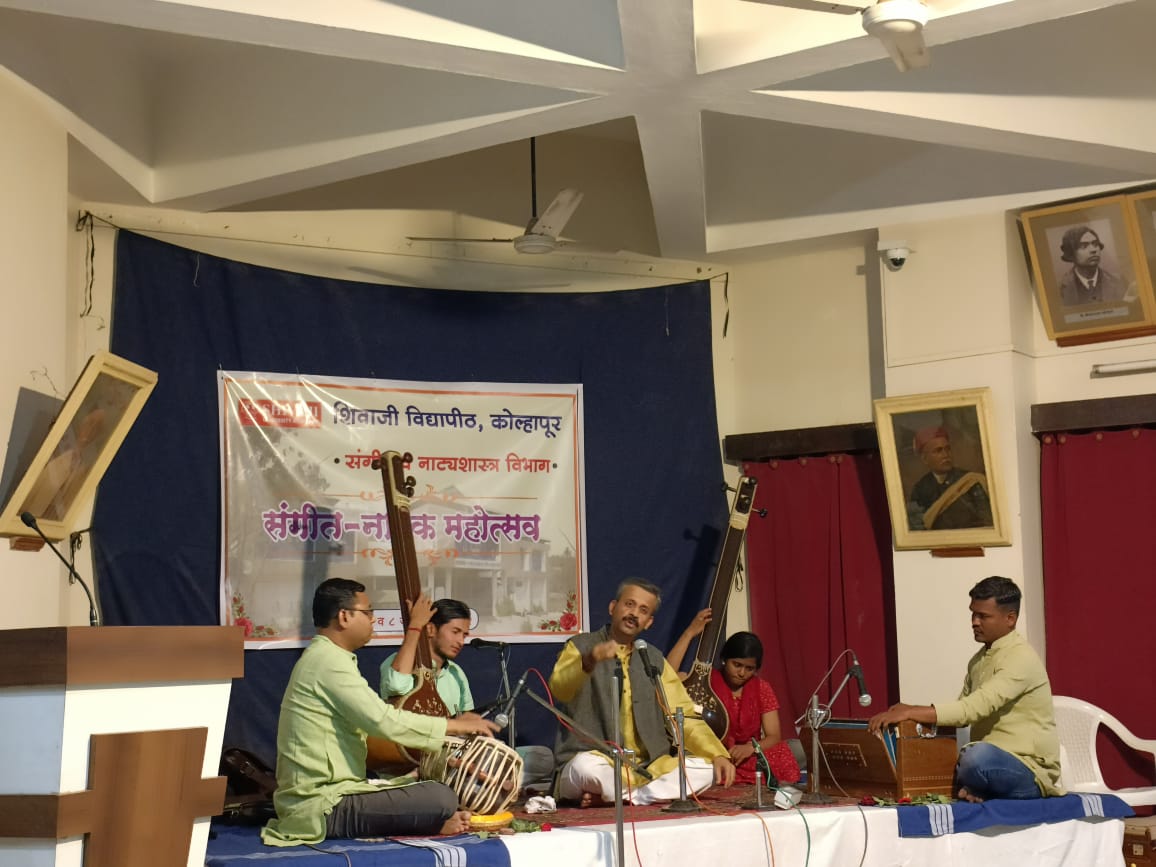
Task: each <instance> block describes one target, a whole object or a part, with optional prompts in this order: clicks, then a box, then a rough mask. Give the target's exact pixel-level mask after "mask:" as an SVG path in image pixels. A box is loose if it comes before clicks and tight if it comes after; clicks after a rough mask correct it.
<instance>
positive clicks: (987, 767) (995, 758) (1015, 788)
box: [955, 741, 1041, 800]
mask: <svg viewBox="0 0 1156 867" xmlns="http://www.w3.org/2000/svg"><path fill="white" fill-rule="evenodd" d="M955 785H956V788H957V789H959V788H964V789H967V790H968V791H969V792H971V793H972V794H973V795H975V796H976V797H977V798H983V799H984V800H987V799H989V798H1014V799H1017V800H1027V799H1028V798H1039V797H1041V795H1040V787H1039V786H1038V785H1036V778H1035V775H1034V774H1033V773H1032V772H1031V770H1030V769H1029V768H1028V766H1027V765H1025V764H1024V763H1023V762H1021V761H1020V760H1019V759H1017V758H1016V757H1015V756H1013V755H1012V754H1011V753H1009V752H1007V751H1006V750H1001V749H1000V748H999V747H997V746H993V745H992V744H989V743H985V742H984V741H979V742H978V743H974V744H968V745H967V746H966V747H964V748H963V750H962V751H961V752H960V754H959V762H958V764H956V766H955Z"/></svg>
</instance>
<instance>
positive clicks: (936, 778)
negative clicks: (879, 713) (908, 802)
mask: <svg viewBox="0 0 1156 867" xmlns="http://www.w3.org/2000/svg"><path fill="white" fill-rule="evenodd" d="M799 736H800V738H801V739H802V741H803V747H804V748H805V749H806V751H807V761H808V762H811V761H812V758H811V757H812V756H813V755H814V752H813V751H812V749H811V729H810V728H809V727H807V728H804V729H803V730H802V731H801V732H800V733H799ZM957 756H958V747H957V746H956V738H955V728H954V727H951V726H925V725H921V724H919V723H915V722H911V721H910V720H904V721H903V722H901V723H898V724H896V725H892V726H889V727H887V729H886V730H885V731H879V732H869V731H867V721H866V720H857V719H832V720H829V721H828V722H827V723H825V724H824V725H823V726H822V727H821V728H820V729H819V766H820V770H819V788H820V791H822V792H824V793H825V794H828V795H844V794H845V795H849V796H852V797H856V798H861V797H863V796H864V795H873V796H875V797H883V798H891V799H893V800H899V799H900V798H914V797H916V796H919V795H927V794H932V795H954V794H955V791H954V787H953V785H952V778H953V776H954V773H955V761H956V758H957ZM808 773H811V774H813V773H814V769H809V771H808Z"/></svg>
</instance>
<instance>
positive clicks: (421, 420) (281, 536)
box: [218, 372, 589, 648]
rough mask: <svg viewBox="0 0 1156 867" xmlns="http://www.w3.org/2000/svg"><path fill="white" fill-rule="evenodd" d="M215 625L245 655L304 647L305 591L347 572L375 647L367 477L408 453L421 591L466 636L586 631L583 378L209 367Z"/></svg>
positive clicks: (395, 622) (388, 628) (389, 581)
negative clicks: (365, 604)
mask: <svg viewBox="0 0 1156 867" xmlns="http://www.w3.org/2000/svg"><path fill="white" fill-rule="evenodd" d="M218 380H219V385H220V410H221V515H222V517H221V524H222V527H221V539H222V543H221V545H222V547H221V620H222V622H223V623H226V624H240V625H242V626H244V628H245V635H246V645H245V646H246V647H248V648H259V647H286V646H300V645H302V644H304V643H305V642H306V641H308V639H309V637H310V636H311V635H312V634H313V631H314V630H313V627H312V625H311V624H312V613H311V603H312V599H313V591H314V589H315V588H316V587H317V585H318V584H319V583H321V581H323V580H325V579H326V578H335V577H338V578H353V579H355V580H357V581H360V582H362V583H363V584H365V586H366V588H367V589H366V592H367V593H368V595H369V598H370V601H371V602H372V603H373V605H374V607H375V616H376V621H377V625H376V627H375V630H374V632H375V643H382V642H386V641H390V640H392V641H398V640H400V637H401V632H402V623H401V610H400V603H399V601H398V592H397V583H396V579H395V576H394V570H393V550H392V547H391V545H390V534H389V526H388V523H387V521H386V514H385V512H386V509H385V494H384V488H383V484H382V478H381V473H380V472H379V471H378V470H375V469H373V468H372V464H373V462H374V459H375V458H376V457H377V456H378V455H379V454H382V453H384V452H386V451H396V452H401V453H403V454H404V453H406V452H408V453H411V454H412V456H413V459H412V461H411V462H410V464H409V466H408V467H407V475H410V476H413V477H414V479H415V481H416V485H415V490H414V495H413V497H412V499H411V504H410V511H411V520H412V525H413V535H414V543H415V547H416V549H417V555H418V571H419V574H420V576H421V583H422V588H423V589H424V590H425V592H426V593H427V594H429V596H430V597H431V598H432V599H438V598H443V597H449V598H453V599H458V600H461V601H462V602H465V603H466V604H467V605H469V606H470V608H471V610H472V611H473V617H474V622H473V630H472V631H473V632H474V634H476V635H481V636H484V637H487V638H494V639H501V640H505V641H558V640H560V639H563V638H565V637H567V636H568V635H572V634H575V633H578V632H582V631H584V630H585V629H586V628H587V623H588V622H589V618H588V616H587V605H586V557H585V542H586V540H585V521H584V519H583V509H584V491H583V485H582V480H583V471H582V386H581V385H555V384H550V385H541V384H537V385H520V384H507V383H421V382H397V381H386V380H369V379H348V378H337V377H307V376H301V375H294V374H273V373H242V372H221V373H220V374H219V375H218Z"/></svg>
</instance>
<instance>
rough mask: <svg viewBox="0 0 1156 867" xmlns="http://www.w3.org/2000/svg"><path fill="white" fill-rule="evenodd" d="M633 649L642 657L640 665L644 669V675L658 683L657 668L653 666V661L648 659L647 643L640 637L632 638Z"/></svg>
mask: <svg viewBox="0 0 1156 867" xmlns="http://www.w3.org/2000/svg"><path fill="white" fill-rule="evenodd" d="M634 649H635V650H637V651H638V655H639V656H641V657H642V667H643V668H644V669H645V670H646V676H647V677H649V678H650V679H651V680H653V681H654V682H655V683H658V669H657V668H655V667H654V663H653V662H651V661H650V654H648V653H647V652H646V651H647V644H646V642H645V641H644V640H643V639H641V638H636V639H635V640H634Z"/></svg>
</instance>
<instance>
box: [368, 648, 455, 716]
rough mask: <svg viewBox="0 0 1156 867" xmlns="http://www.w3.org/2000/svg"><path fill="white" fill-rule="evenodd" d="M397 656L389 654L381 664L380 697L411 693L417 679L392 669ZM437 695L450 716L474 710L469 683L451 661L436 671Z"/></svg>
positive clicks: (387, 697) (448, 660)
mask: <svg viewBox="0 0 1156 867" xmlns="http://www.w3.org/2000/svg"><path fill="white" fill-rule="evenodd" d="M395 659H397V654H396V653H393V654H390V655H389V656H388V657H387V658H386V660H385V662H383V663H382V664H381V697H382V698H385V699H389V698H393V697H394V696H397V695H408V694H409V693H410V692H412V691H413V688H414V686H415V685H416V681H417V678H416V677H415V676H414V675H412V674H402V673H401V672H400V671H398V670H396V669H395V668H394V667H393V661H394V660H395ZM434 685H435V687H436V688H437V691H438V695H440V696H441V699H442V701H444V702H445V704H446V709H447V710H448V711H449V712H450V716H457V715H458V714H460V713H462V712H464V711H467V710H473V709H474V695H473V693H471V692H470V682H469V680H467V679H466V673H465V672H464V671H462V667H461V666H460V665H458V664H457V663H456V662H454V661H453V660H452V659H447V660H446V661H445V664H444V665H443V666H442V667H441V668H440V669H438V673H437V677H436V678H435V680H434Z"/></svg>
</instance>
